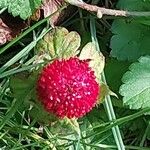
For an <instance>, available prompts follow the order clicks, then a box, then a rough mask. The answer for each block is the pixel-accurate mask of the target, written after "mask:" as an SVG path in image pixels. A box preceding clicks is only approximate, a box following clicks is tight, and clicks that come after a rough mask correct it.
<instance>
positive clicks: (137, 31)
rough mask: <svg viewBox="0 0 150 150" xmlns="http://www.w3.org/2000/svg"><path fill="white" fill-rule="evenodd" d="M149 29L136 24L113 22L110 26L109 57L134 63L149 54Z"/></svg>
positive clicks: (123, 21)
mask: <svg viewBox="0 0 150 150" xmlns="http://www.w3.org/2000/svg"><path fill="white" fill-rule="evenodd" d="M149 31H150V27H149V26H145V25H143V24H139V23H137V22H134V21H132V22H126V21H125V20H115V21H114V23H113V25H112V32H113V34H114V36H113V37H112V39H111V45H110V47H111V49H112V51H111V56H113V57H116V58H117V59H118V60H130V61H135V60H137V59H138V58H139V57H140V56H142V55H145V54H150V50H149V47H150V38H149V37H150V32H149Z"/></svg>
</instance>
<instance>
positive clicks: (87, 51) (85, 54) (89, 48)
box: [79, 42, 105, 82]
mask: <svg viewBox="0 0 150 150" xmlns="http://www.w3.org/2000/svg"><path fill="white" fill-rule="evenodd" d="M79 58H80V59H82V60H86V59H88V60H90V62H89V65H90V67H91V68H92V69H93V71H94V73H95V76H96V78H97V81H98V82H100V81H101V77H100V74H101V73H102V71H103V69H104V65H105V59H104V56H103V55H102V53H101V52H98V51H97V50H96V47H95V44H94V43H92V42H89V43H87V44H86V45H85V46H84V47H83V49H82V51H81V53H80V56H79Z"/></svg>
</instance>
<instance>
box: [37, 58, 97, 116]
mask: <svg viewBox="0 0 150 150" xmlns="http://www.w3.org/2000/svg"><path fill="white" fill-rule="evenodd" d="M99 91H100V87H99V84H98V83H97V81H96V77H95V75H94V71H93V70H92V68H91V67H90V66H89V60H80V59H79V58H77V57H75V58H73V57H71V58H69V59H60V60H59V59H56V60H54V61H53V62H52V63H50V64H48V65H46V66H45V67H44V68H43V70H42V71H41V73H40V75H39V78H38V81H37V95H38V99H39V100H40V101H41V103H42V104H43V105H44V108H45V109H46V111H47V112H50V113H53V114H54V115H56V116H58V117H59V118H64V117H67V118H79V117H82V116H84V115H85V114H86V113H87V112H89V111H90V110H91V109H92V108H93V107H94V106H95V105H96V101H97V99H98V96H99Z"/></svg>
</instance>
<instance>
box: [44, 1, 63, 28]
mask: <svg viewBox="0 0 150 150" xmlns="http://www.w3.org/2000/svg"><path fill="white" fill-rule="evenodd" d="M63 3H64V0H44V1H43V5H42V7H41V9H43V11H44V17H47V16H49V15H51V14H52V13H54V12H56V11H57V10H58V9H59V8H60V7H61V6H62V5H63ZM61 16H63V14H62V12H61V13H60V12H58V13H56V14H55V15H53V16H52V17H51V18H50V24H51V25H52V26H54V25H55V24H56V23H58V22H59V19H60V18H61Z"/></svg>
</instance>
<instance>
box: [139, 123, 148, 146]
mask: <svg viewBox="0 0 150 150" xmlns="http://www.w3.org/2000/svg"><path fill="white" fill-rule="evenodd" d="M149 131H150V122H149V123H148V126H147V128H146V130H145V133H144V135H143V137H142V140H141V142H140V146H143V145H144V142H145V139H146V137H147V134H148V132H149Z"/></svg>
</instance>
